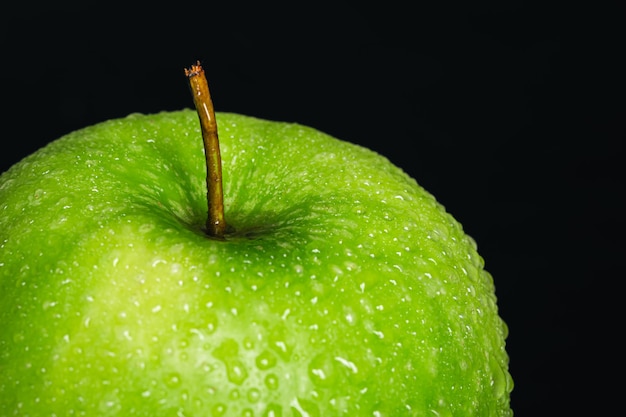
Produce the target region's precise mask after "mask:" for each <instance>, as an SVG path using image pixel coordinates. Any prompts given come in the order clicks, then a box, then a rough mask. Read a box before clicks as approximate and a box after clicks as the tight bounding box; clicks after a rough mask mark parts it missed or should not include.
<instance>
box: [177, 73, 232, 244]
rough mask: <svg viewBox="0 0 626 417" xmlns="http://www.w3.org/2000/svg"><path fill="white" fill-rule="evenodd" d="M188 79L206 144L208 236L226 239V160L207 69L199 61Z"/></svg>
mask: <svg viewBox="0 0 626 417" xmlns="http://www.w3.org/2000/svg"><path fill="white" fill-rule="evenodd" d="M185 75H186V76H187V79H188V80H189V87H190V89H191V93H192V95H193V102H194V105H195V107H196V111H197V112H198V118H199V119H200V127H201V129H202V140H203V142H204V155H205V158H206V166H207V177H206V183H207V202H208V219H207V222H206V228H207V234H208V235H209V236H212V237H217V238H223V237H224V233H225V232H226V221H225V220H224V193H223V189H222V159H221V156H220V144H219V138H218V135H217V122H216V121H215V110H214V109H213V102H212V101H211V93H210V92H209V83H208V82H207V79H206V77H205V75H204V69H203V68H202V66H201V65H200V61H197V63H196V65H192V66H191V68H185Z"/></svg>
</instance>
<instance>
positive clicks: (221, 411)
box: [211, 403, 227, 417]
mask: <svg viewBox="0 0 626 417" xmlns="http://www.w3.org/2000/svg"><path fill="white" fill-rule="evenodd" d="M226 410H227V408H226V405H225V404H222V403H219V404H215V405H214V406H213V408H212V409H211V415H212V416H215V417H219V416H223V415H226Z"/></svg>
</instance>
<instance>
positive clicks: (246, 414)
mask: <svg viewBox="0 0 626 417" xmlns="http://www.w3.org/2000/svg"><path fill="white" fill-rule="evenodd" d="M241 417H254V411H252V410H250V409H249V408H244V409H243V411H242V412H241Z"/></svg>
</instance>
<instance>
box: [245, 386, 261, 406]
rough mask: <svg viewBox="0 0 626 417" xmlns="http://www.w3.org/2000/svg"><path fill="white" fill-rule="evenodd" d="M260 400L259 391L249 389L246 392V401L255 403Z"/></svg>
mask: <svg viewBox="0 0 626 417" xmlns="http://www.w3.org/2000/svg"><path fill="white" fill-rule="evenodd" d="M260 398H261V391H259V390H258V389H257V388H251V389H250V390H249V391H248V401H250V402H251V403H255V402H257V401H259V399H260Z"/></svg>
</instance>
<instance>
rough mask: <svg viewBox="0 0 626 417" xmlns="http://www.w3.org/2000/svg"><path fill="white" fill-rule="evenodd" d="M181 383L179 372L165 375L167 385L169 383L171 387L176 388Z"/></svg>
mask: <svg viewBox="0 0 626 417" xmlns="http://www.w3.org/2000/svg"><path fill="white" fill-rule="evenodd" d="M180 384H181V377H180V374H179V373H178V372H174V373H171V374H168V375H167V376H166V377H165V385H167V386H168V387H169V388H176V387H178V386H180Z"/></svg>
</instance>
